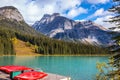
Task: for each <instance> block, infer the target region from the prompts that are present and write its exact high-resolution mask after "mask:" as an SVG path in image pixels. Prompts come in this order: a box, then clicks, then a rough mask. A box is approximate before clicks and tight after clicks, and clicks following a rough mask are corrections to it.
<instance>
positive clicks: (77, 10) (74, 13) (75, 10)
mask: <svg viewBox="0 0 120 80" xmlns="http://www.w3.org/2000/svg"><path fill="white" fill-rule="evenodd" d="M83 13H87V9H84V8H82V7H79V8H77V7H76V8H73V9H71V10H70V11H69V12H68V14H67V16H68V17H69V18H74V17H76V16H78V15H80V14H83Z"/></svg>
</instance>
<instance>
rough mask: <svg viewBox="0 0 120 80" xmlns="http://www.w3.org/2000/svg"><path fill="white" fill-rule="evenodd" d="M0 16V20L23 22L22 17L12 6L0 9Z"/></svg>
mask: <svg viewBox="0 0 120 80" xmlns="http://www.w3.org/2000/svg"><path fill="white" fill-rule="evenodd" d="M0 16H1V18H2V19H4V18H8V19H13V20H17V21H24V19H23V16H22V15H21V13H20V12H19V11H18V9H17V8H15V7H13V6H5V7H1V8H0Z"/></svg>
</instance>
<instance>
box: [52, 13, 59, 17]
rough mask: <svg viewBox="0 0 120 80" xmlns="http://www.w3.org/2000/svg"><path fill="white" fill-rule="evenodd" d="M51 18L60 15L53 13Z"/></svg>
mask: <svg viewBox="0 0 120 80" xmlns="http://www.w3.org/2000/svg"><path fill="white" fill-rule="evenodd" d="M52 16H60V13H53V14H52Z"/></svg>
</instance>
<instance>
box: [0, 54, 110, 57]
mask: <svg viewBox="0 0 120 80" xmlns="http://www.w3.org/2000/svg"><path fill="white" fill-rule="evenodd" d="M111 55H112V54H76V55H69V54H66V55H59V54H55V55H42V54H32V55H27V54H25V55H0V56H101V57H102V56H111Z"/></svg>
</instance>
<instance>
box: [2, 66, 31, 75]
mask: <svg viewBox="0 0 120 80" xmlns="http://www.w3.org/2000/svg"><path fill="white" fill-rule="evenodd" d="M0 70H2V71H4V72H6V73H11V72H14V71H24V70H30V71H32V70H33V69H32V68H28V67H26V66H16V65H9V66H1V67H0Z"/></svg>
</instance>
